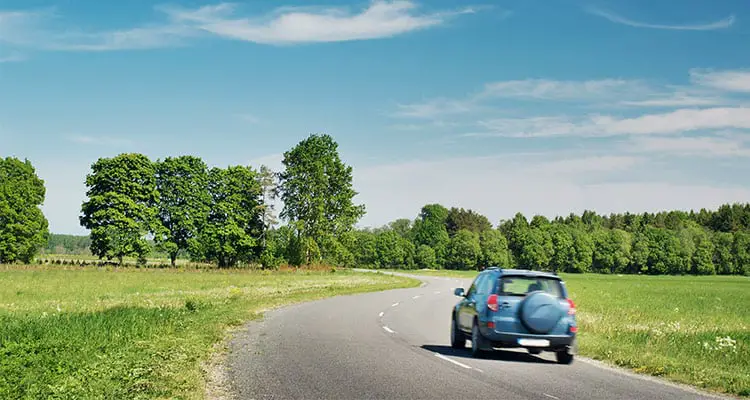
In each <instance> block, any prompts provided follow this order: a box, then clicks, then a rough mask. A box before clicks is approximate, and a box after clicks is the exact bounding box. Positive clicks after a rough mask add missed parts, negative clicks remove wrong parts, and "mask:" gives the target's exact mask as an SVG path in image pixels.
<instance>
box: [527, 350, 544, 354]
mask: <svg viewBox="0 0 750 400" xmlns="http://www.w3.org/2000/svg"><path fill="white" fill-rule="evenodd" d="M528 350H529V354H533V355H537V354H541V353H542V351H541V350H539V349H528Z"/></svg>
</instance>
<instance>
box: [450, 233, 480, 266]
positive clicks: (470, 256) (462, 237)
mask: <svg viewBox="0 0 750 400" xmlns="http://www.w3.org/2000/svg"><path fill="white" fill-rule="evenodd" d="M481 257H482V248H481V245H480V243H479V235H478V234H476V233H474V232H472V231H469V230H467V229H462V230H460V231H458V232H456V234H455V235H454V236H453V237H452V238H451V240H450V245H449V246H448V259H447V266H448V267H449V268H451V269H461V270H469V269H473V268H476V266H477V264H478V263H479V261H480V260H481Z"/></svg>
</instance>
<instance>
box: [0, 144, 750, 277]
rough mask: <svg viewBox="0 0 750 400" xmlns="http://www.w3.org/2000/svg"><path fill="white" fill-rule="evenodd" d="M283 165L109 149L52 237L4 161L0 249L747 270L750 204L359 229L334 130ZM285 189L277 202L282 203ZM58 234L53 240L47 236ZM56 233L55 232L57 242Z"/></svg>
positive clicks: (396, 263) (14, 253)
mask: <svg viewBox="0 0 750 400" xmlns="http://www.w3.org/2000/svg"><path fill="white" fill-rule="evenodd" d="M282 164H283V170H282V171H278V172H274V171H271V170H269V169H268V168H267V167H265V166H261V167H260V168H258V169H255V168H253V167H251V166H228V167H225V168H220V167H211V168H209V167H208V165H207V164H206V163H205V162H204V161H203V160H202V159H200V158H199V157H195V156H189V155H188V156H179V157H167V158H165V159H160V160H150V159H149V158H148V157H147V156H145V155H143V154H137V153H128V154H120V155H118V156H115V157H112V158H100V159H99V160H97V161H96V162H95V163H93V164H92V165H91V171H90V173H89V174H88V175H87V176H86V178H85V182H86V187H87V192H86V196H87V199H86V200H85V201H84V202H83V204H82V205H81V215H80V222H81V225H82V226H83V227H85V228H86V229H88V230H89V231H90V235H89V236H88V237H85V238H80V237H79V238H75V237H69V236H50V235H49V233H48V232H47V221H46V219H45V218H44V215H43V214H42V213H41V210H40V208H39V206H40V205H41V204H42V203H43V201H44V194H45V192H44V182H43V181H42V180H41V179H39V178H38V177H37V176H36V174H35V172H34V169H33V167H32V166H31V164H30V163H29V162H28V161H23V162H22V161H20V160H17V159H14V158H6V159H5V160H0V178H2V179H0V262H6V263H7V262H15V261H21V262H30V261H31V260H32V259H33V257H34V255H35V254H37V252H38V250H39V249H40V248H41V247H43V246H44V245H45V244H47V250H48V251H51V250H52V249H65V251H66V252H67V251H71V252H72V251H76V250H73V249H72V248H79V249H80V247H81V246H83V245H85V246H87V247H88V248H89V251H90V252H91V254H94V255H95V256H98V257H99V258H100V259H107V260H118V261H119V262H122V260H123V258H124V257H135V258H137V259H138V260H139V262H141V263H145V259H146V256H147V255H149V254H150V255H152V256H153V255H154V253H156V254H164V255H166V256H167V257H168V258H170V259H171V262H172V264H173V265H174V264H175V261H176V259H177V258H178V257H183V258H189V259H191V260H193V261H199V262H211V263H214V264H216V265H218V266H219V267H229V266H237V265H250V264H254V265H260V266H262V267H264V268H274V267H277V266H279V265H281V264H291V265H298V266H299V265H309V264H315V263H326V264H330V265H335V266H346V267H355V266H356V267H374V268H406V269H414V268H448V269H463V270H472V269H481V268H484V267H488V266H501V267H514V268H525V269H534V270H550V271H560V272H601V273H645V274H750V270H749V269H750V204H744V205H742V204H725V205H722V206H721V207H719V208H718V209H717V210H715V211H709V210H706V209H701V210H700V211H698V212H694V211H689V212H685V211H665V212H659V213H642V214H632V213H624V214H610V215H598V214H597V213H596V212H593V211H584V212H583V213H582V214H581V215H576V214H573V213H571V214H570V215H568V216H559V217H556V218H554V219H553V220H549V219H547V218H545V217H544V216H540V215H535V216H533V217H531V218H530V219H528V218H527V217H526V216H524V215H523V214H521V213H518V214H516V215H515V216H514V217H513V218H512V219H508V220H502V221H499V223H498V224H497V225H496V226H493V224H492V223H491V222H490V221H489V219H488V218H487V217H486V216H484V215H482V214H480V213H478V212H476V211H473V210H467V209H463V208H456V207H451V208H448V207H445V206H443V205H440V204H428V205H425V206H423V207H422V208H421V210H419V213H418V214H417V215H416V218H414V219H398V220H395V221H393V222H391V223H389V224H387V225H386V226H383V227H380V228H375V229H369V228H368V229H356V228H355V225H356V224H357V222H358V221H359V220H360V219H361V217H362V216H363V215H364V214H365V207H364V205H358V204H355V203H354V198H355V196H356V195H357V192H356V191H355V190H354V188H353V186H352V168H351V167H350V166H348V165H346V164H345V163H343V162H342V161H341V159H340V156H339V153H338V144H337V143H336V142H335V141H334V140H333V138H331V137H330V136H329V135H325V134H321V135H318V134H316V135H310V136H309V137H307V138H306V139H304V140H302V141H300V142H299V143H298V144H297V145H296V146H294V147H293V148H292V149H290V150H289V151H287V152H285V153H284V157H283V161H282ZM276 199H280V200H281V201H282V202H283V209H282V210H280V212H279V213H278V215H277V212H276V210H274V207H273V204H274V203H275V200H276ZM48 238H49V240H48ZM53 243H54V245H53Z"/></svg>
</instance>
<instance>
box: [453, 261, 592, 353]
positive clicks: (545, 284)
mask: <svg viewBox="0 0 750 400" xmlns="http://www.w3.org/2000/svg"><path fill="white" fill-rule="evenodd" d="M454 294H455V295H456V296H460V297H462V299H461V301H459V302H458V304H456V305H455V307H454V308H453V312H452V318H451V346H453V348H456V349H461V348H464V347H465V346H466V340H467V339H468V340H471V354H472V356H474V357H479V356H481V355H482V353H483V352H484V351H490V350H493V349H494V348H510V347H521V348H525V349H527V350H528V351H529V353H531V354H539V353H541V352H542V351H552V352H555V354H556V356H557V362H558V363H560V364H570V363H572V362H573V355H574V354H575V351H576V348H577V347H576V332H578V326H577V324H576V319H575V314H576V308H575V304H574V303H573V301H572V300H571V299H569V298H568V291H567V289H566V287H565V283H564V282H563V281H562V279H561V278H560V277H559V276H557V275H554V274H550V273H545V272H539V271H527V270H518V269H499V268H494V267H493V268H488V269H486V270H484V271H482V272H480V273H479V275H477V277H476V278H475V279H474V282H473V283H472V284H471V287H469V290H468V292H466V293H464V289H463V288H457V289H456V290H455V292H454Z"/></svg>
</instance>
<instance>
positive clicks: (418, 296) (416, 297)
mask: <svg viewBox="0 0 750 400" xmlns="http://www.w3.org/2000/svg"><path fill="white" fill-rule="evenodd" d="M420 297H422V296H420V295H416V296H414V297H412V299H413V300H416V299H418V298H420Z"/></svg>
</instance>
